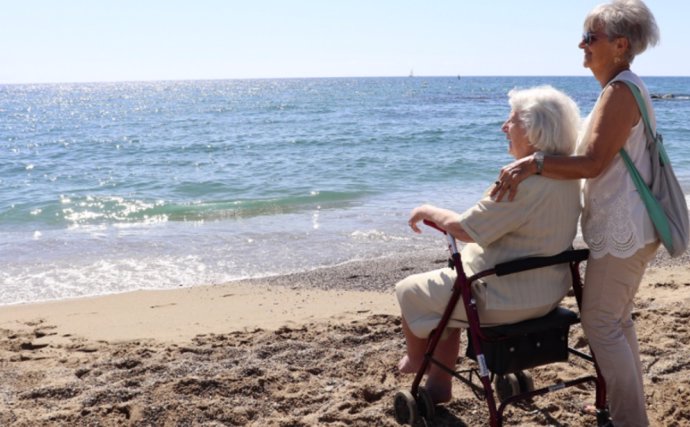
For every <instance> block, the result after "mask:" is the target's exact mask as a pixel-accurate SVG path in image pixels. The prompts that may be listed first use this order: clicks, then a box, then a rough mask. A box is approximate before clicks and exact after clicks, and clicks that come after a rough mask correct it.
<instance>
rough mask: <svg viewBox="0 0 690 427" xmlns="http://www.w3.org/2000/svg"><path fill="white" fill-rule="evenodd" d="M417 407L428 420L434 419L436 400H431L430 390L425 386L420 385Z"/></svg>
mask: <svg viewBox="0 0 690 427" xmlns="http://www.w3.org/2000/svg"><path fill="white" fill-rule="evenodd" d="M417 407H418V408H419V414H420V415H421V416H422V418H424V419H425V420H427V421H431V420H433V419H434V417H435V416H436V405H434V401H433V400H431V396H430V395H429V392H428V391H427V390H426V388H424V387H419V391H418V393H417Z"/></svg>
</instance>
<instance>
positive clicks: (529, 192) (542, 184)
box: [517, 175, 581, 197]
mask: <svg viewBox="0 0 690 427" xmlns="http://www.w3.org/2000/svg"><path fill="white" fill-rule="evenodd" d="M523 189H524V190H526V191H525V196H526V197H540V196H548V197H574V196H575V195H579V193H580V189H581V184H580V180H579V179H555V178H547V177H545V176H541V175H532V176H530V177H529V178H527V179H525V180H524V181H522V183H520V191H518V192H517V194H518V195H519V194H520V192H521V191H522V190H523ZM578 197H579V196H578Z"/></svg>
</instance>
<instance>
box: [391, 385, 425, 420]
mask: <svg viewBox="0 0 690 427" xmlns="http://www.w3.org/2000/svg"><path fill="white" fill-rule="evenodd" d="M393 412H394V413H395V421H397V422H398V424H401V425H402V424H409V425H411V426H414V425H416V424H417V421H418V420H419V411H418V410H417V402H416V401H415V400H414V397H413V396H412V393H410V392H409V391H407V390H400V391H399V392H397V393H396V394H395V399H393Z"/></svg>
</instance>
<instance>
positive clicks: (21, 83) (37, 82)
mask: <svg viewBox="0 0 690 427" xmlns="http://www.w3.org/2000/svg"><path fill="white" fill-rule="evenodd" d="M477 77H480V78H486V77H497V78H508V77H557V78H560V77H566V78H573V77H583V78H589V77H591V78H593V76H592V75H591V74H575V75H572V74H571V75H564V74H485V75H480V74H467V75H462V74H456V75H441V74H429V75H415V76H405V75H389V76H367V75H361V76H309V77H223V78H203V77H202V78H179V79H175V78H162V79H123V80H83V81H79V80H73V81H34V82H29V81H27V82H4V81H0V86H13V85H55V84H97V83H101V84H110V83H162V82H197V81H198V82H204V81H231V80H238V81H239V80H243V81H247V80H319V79H323V80H327V79H389V78H399V79H424V78H460V79H462V78H477ZM641 77H644V78H647V77H652V78H659V77H660V78H687V77H690V76H684V75H641Z"/></svg>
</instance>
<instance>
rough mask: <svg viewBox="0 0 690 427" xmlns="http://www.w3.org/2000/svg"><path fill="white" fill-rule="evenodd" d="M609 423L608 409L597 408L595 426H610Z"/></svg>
mask: <svg viewBox="0 0 690 427" xmlns="http://www.w3.org/2000/svg"><path fill="white" fill-rule="evenodd" d="M610 425H612V424H611V416H610V415H609V411H608V410H606V409H602V410H597V426H603V427H606V426H610Z"/></svg>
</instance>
